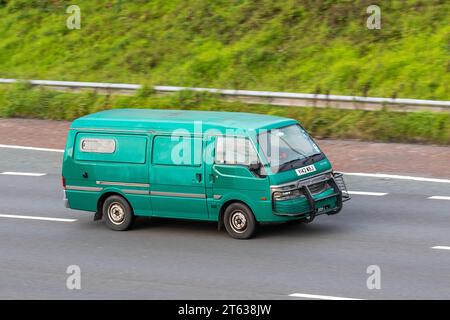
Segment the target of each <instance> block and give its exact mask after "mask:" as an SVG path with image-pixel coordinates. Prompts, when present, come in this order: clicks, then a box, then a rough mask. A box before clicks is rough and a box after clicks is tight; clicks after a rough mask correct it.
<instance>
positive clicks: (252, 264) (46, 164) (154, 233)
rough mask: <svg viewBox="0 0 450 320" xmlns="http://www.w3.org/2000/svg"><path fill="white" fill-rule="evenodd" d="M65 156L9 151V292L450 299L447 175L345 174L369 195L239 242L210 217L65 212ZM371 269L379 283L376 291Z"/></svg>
mask: <svg viewBox="0 0 450 320" xmlns="http://www.w3.org/2000/svg"><path fill="white" fill-rule="evenodd" d="M61 158H62V153H58V152H46V151H35V150H15V149H0V270H1V272H0V298H1V299H16V298H25V299H48V298H50V299H91V298H96V299H106V298H108V299H132V298H137V299H297V297H295V296H291V295H292V294H297V296H298V298H311V297H312V298H322V299H329V298H355V299H450V250H446V249H450V201H449V200H448V199H450V183H446V182H440V183H437V182H436V183H434V182H433V183H431V182H420V181H411V180H396V179H379V178H373V177H359V176H347V177H346V181H347V184H348V188H349V190H351V191H354V192H356V193H359V192H362V194H356V193H355V194H354V195H353V199H352V200H351V201H349V202H347V203H346V205H345V208H344V210H343V211H342V212H341V213H340V214H338V215H336V216H320V217H318V218H317V219H316V220H315V221H314V222H313V223H312V224H309V225H276V226H263V227H262V228H261V229H260V230H259V232H258V235H257V237H256V238H254V239H252V240H247V241H239V240H234V239H232V238H230V237H229V236H228V235H227V234H226V233H225V231H221V232H218V231H217V228H216V224H214V223H209V222H208V223H206V222H193V221H179V220H169V219H147V218H141V219H139V220H138V221H137V223H136V225H135V228H134V229H133V230H131V231H128V232H114V231H110V230H109V229H107V228H106V226H105V224H104V222H102V221H98V222H94V221H93V214H91V213H86V212H81V211H72V210H69V209H65V208H64V206H63V202H62V197H63V193H62V187H61V175H60V172H61ZM23 172H25V173H34V174H35V175H19V174H20V173H23ZM39 173H42V174H43V175H38V174H39ZM365 192H369V193H368V194H365ZM433 196H434V197H436V196H439V197H441V198H431V199H430V198H429V197H433ZM446 197H448V198H446ZM33 217H36V218H33ZM42 218H50V220H43V219H42ZM53 219H54V220H53ZM58 219H63V220H58ZM436 247H437V248H436ZM70 265H77V266H79V267H80V270H81V289H79V290H77V289H74V290H69V289H67V287H66V281H67V278H68V277H69V276H70V275H69V274H67V273H66V271H67V268H68V266H70ZM372 265H376V266H378V267H379V268H380V270H381V278H380V279H381V289H371V290H370V289H368V287H367V279H368V277H370V274H368V273H367V268H368V267H369V266H372ZM309 295H313V296H309ZM316 295H317V296H318V297H316Z"/></svg>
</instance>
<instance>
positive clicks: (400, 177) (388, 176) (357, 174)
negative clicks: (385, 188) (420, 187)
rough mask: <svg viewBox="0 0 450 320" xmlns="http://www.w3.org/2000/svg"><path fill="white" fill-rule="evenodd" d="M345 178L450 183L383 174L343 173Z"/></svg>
mask: <svg viewBox="0 0 450 320" xmlns="http://www.w3.org/2000/svg"><path fill="white" fill-rule="evenodd" d="M343 174H344V175H347V176H360V177H371V178H384V179H398V180H412V181H421V182H438V183H450V180H448V179H435V178H422V177H412V176H399V175H395V174H384V173H359V172H343Z"/></svg>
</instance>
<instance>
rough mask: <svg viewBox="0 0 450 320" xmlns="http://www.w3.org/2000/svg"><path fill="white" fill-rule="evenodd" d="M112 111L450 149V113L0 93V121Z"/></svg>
mask: <svg viewBox="0 0 450 320" xmlns="http://www.w3.org/2000/svg"><path fill="white" fill-rule="evenodd" d="M114 108H153V109H185V110H191V109H195V110H212V111H245V112H252V113H263V114H271V115H277V116H283V117H289V118H294V119H297V120H299V121H300V122H301V123H302V124H303V125H304V126H305V128H306V129H307V130H308V131H309V132H310V133H311V134H312V135H313V136H314V137H316V138H333V139H359V140H367V141H385V142H415V143H429V144H441V145H450V113H434V112H411V113H403V112H393V111H388V110H380V111H365V110H340V109H332V108H307V107H304V108H299V107H277V106H269V105H254V104H251V105H250V104H245V103H242V102H229V101H224V100H223V99H220V98H219V97H218V96H216V95H213V94H209V93H196V92H189V91H184V92H180V93H177V94H171V95H166V96H161V95H155V93H154V92H153V91H152V90H151V89H148V88H145V87H144V88H143V89H141V90H139V91H138V92H136V94H135V95H132V96H124V95H102V94H97V93H95V92H82V93H70V92H61V91H52V90H49V89H44V88H33V87H31V86H30V85H29V84H26V83H21V84H17V85H12V86H4V87H2V89H0V117H3V118H9V117H22V118H38V119H53V120H69V121H70V120H73V119H75V118H77V117H81V116H83V115H86V114H89V113H94V112H98V111H101V110H106V109H114Z"/></svg>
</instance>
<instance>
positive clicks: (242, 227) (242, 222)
mask: <svg viewBox="0 0 450 320" xmlns="http://www.w3.org/2000/svg"><path fill="white" fill-rule="evenodd" d="M224 225H225V229H226V230H227V232H228V234H229V235H230V236H231V237H232V238H235V239H249V238H251V237H252V236H253V235H254V234H255V231H256V220H255V217H254V216H253V213H252V211H251V210H250V208H249V207H247V206H246V205H244V204H242V203H233V204H231V205H229V206H228V207H227V208H226V210H225V214H224Z"/></svg>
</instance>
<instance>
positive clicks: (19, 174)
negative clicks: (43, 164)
mask: <svg viewBox="0 0 450 320" xmlns="http://www.w3.org/2000/svg"><path fill="white" fill-rule="evenodd" d="M0 174H4V175H9V176H29V177H42V176H45V175H46V173H32V172H11V171H5V172H0Z"/></svg>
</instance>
